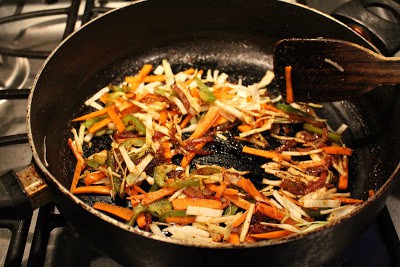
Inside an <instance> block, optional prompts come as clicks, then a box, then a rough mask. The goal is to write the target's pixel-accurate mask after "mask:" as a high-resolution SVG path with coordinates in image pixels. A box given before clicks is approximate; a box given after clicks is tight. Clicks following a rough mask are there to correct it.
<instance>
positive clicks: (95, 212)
mask: <svg viewBox="0 0 400 267" xmlns="http://www.w3.org/2000/svg"><path fill="white" fill-rule="evenodd" d="M143 2H147V0H138V1H135V2H133V3H131V4H129V5H127V6H125V7H122V8H118V9H114V10H111V11H108V12H106V13H104V14H102V15H101V16H99V17H97V18H95V19H93V20H91V21H90V22H89V23H87V24H85V25H83V26H82V27H81V28H80V29H79V30H77V31H75V32H74V33H72V34H71V35H69V36H68V37H67V38H65V39H64V40H63V41H62V42H61V43H60V44H59V45H58V46H57V47H56V48H55V49H54V50H53V51H52V52H51V54H50V55H49V57H48V58H47V59H46V60H45V62H44V64H43V65H42V67H41V68H40V70H39V72H38V74H37V75H36V77H35V79H34V82H33V85H32V88H31V91H30V94H29V98H28V104H27V118H26V124H27V133H28V139H29V143H30V146H31V150H32V152H33V157H34V160H35V163H36V165H37V166H38V167H39V168H40V170H41V171H42V172H43V173H44V174H45V176H46V178H47V181H49V182H51V183H53V184H54V185H55V186H56V187H57V188H58V190H60V191H61V193H62V194H63V195H65V196H67V197H68V198H69V199H70V200H72V201H73V202H74V204H77V205H79V206H80V207H81V208H83V209H85V210H87V211H88V212H89V213H91V214H92V215H94V216H97V217H98V218H100V219H102V220H104V221H106V222H108V223H110V224H112V225H114V226H116V227H119V228H120V229H123V230H125V231H126V232H127V233H133V234H138V235H140V236H143V237H147V238H151V239H153V240H157V241H163V242H167V243H172V244H176V245H183V246H190V247H196V248H213V249H214V248H215V249H243V248H258V247H265V246H273V245H278V244H283V243H288V242H292V241H295V240H298V239H302V238H305V237H312V236H313V235H317V234H318V233H319V232H321V231H324V230H326V229H330V228H333V227H336V226H337V225H339V224H341V223H343V222H345V221H347V220H350V219H351V218H352V217H353V216H357V214H359V213H361V212H362V211H364V210H365V209H366V208H367V207H368V206H370V205H372V203H373V202H374V201H375V199H378V198H380V197H381V196H382V195H383V193H384V192H385V191H387V189H388V188H389V187H390V185H391V184H393V181H394V179H395V177H396V176H398V174H399V172H400V162H399V163H398V164H397V166H396V168H395V170H394V171H393V173H392V174H391V175H390V177H389V178H388V180H387V181H386V182H385V183H384V184H383V185H382V186H381V187H380V188H379V189H378V191H377V192H376V194H375V196H374V197H373V198H369V199H368V200H366V201H365V202H364V203H362V204H361V205H359V206H358V207H357V208H356V209H355V210H354V211H353V212H352V213H351V214H349V215H348V216H345V217H343V218H341V219H339V220H337V221H335V222H333V223H329V224H328V225H326V226H323V227H321V228H318V229H315V230H312V231H309V232H307V233H304V234H296V235H293V236H288V237H285V238H281V239H276V240H262V241H258V242H256V243H241V244H239V245H232V244H212V243H209V244H203V243H201V244H200V243H196V242H192V241H182V240H177V239H172V238H169V237H162V236H157V235H154V234H152V233H149V232H145V231H143V230H140V229H138V228H135V227H132V226H128V225H127V224H124V223H122V222H120V221H118V220H116V219H113V218H111V217H110V216H108V215H106V214H104V213H102V212H100V211H98V210H96V209H94V208H93V207H91V206H90V205H89V204H87V203H85V202H84V201H82V200H81V199H80V198H78V197H77V196H75V195H73V194H72V193H71V192H70V191H69V190H68V189H67V188H66V187H64V186H63V185H62V184H61V183H60V182H59V180H58V179H57V178H56V177H55V176H54V175H53V174H51V172H50V171H49V170H48V169H47V167H46V166H45V164H44V163H43V161H42V159H41V158H40V156H39V154H38V152H37V150H36V145H35V143H34V138H33V135H34V133H33V132H32V128H31V116H30V114H31V108H32V102H33V97H34V93H35V89H36V86H37V83H38V81H39V80H40V79H41V77H42V74H43V72H44V70H45V69H46V66H47V64H48V62H49V61H51V60H52V58H53V56H54V55H55V54H56V53H57V51H58V50H59V49H60V47H63V46H64V45H65V43H67V42H68V41H69V40H70V39H71V38H72V37H73V36H74V35H75V34H77V32H79V31H81V30H82V29H84V28H86V27H88V26H89V25H92V24H93V23H95V22H96V21H97V20H100V19H101V18H102V17H104V16H106V15H107V14H110V13H113V12H119V11H120V10H123V9H125V8H128V7H130V6H133V5H137V4H140V3H143ZM278 2H281V3H282V4H287V5H295V6H298V7H299V8H302V9H307V10H309V11H311V12H314V13H318V14H319V15H320V16H323V17H326V18H328V19H329V20H332V21H333V22H335V23H337V24H340V25H341V26H342V27H344V28H347V29H349V30H351V31H353V30H352V29H351V28H350V27H348V26H347V25H345V24H344V23H342V22H340V21H339V20H337V19H335V18H333V17H331V16H329V15H327V14H325V13H323V12H321V11H318V10H316V9H313V8H310V7H308V6H305V5H302V4H299V3H289V2H286V1H284V0H279V1H278ZM353 32H354V31H353ZM360 38H361V39H363V40H364V41H365V43H366V44H369V45H370V46H371V48H373V49H374V50H376V51H378V52H379V50H378V49H377V48H376V47H375V46H374V45H373V44H371V43H370V42H369V41H367V40H366V39H365V38H364V37H362V36H360Z"/></svg>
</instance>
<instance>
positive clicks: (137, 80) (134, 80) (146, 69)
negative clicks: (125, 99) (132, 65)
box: [125, 64, 153, 91]
mask: <svg viewBox="0 0 400 267" xmlns="http://www.w3.org/2000/svg"><path fill="white" fill-rule="evenodd" d="M152 69H153V66H152V65H150V64H144V65H143V67H142V69H141V70H140V71H139V73H138V74H137V75H136V76H128V77H125V81H126V82H127V83H130V84H131V85H130V88H131V91H135V90H136V88H138V86H139V84H141V83H142V82H143V80H144V78H146V76H148V75H149V74H150V72H151V70H152Z"/></svg>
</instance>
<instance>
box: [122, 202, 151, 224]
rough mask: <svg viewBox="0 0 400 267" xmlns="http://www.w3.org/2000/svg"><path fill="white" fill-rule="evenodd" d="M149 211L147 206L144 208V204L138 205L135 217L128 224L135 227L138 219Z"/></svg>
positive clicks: (134, 213)
mask: <svg viewBox="0 0 400 267" xmlns="http://www.w3.org/2000/svg"><path fill="white" fill-rule="evenodd" d="M146 210H147V206H142V204H139V205H137V206H136V207H134V208H133V215H132V217H131V218H130V219H129V221H127V222H126V223H127V224H128V225H130V226H133V225H135V223H136V219H137V217H138V216H139V215H140V214H141V213H143V212H145V211H146Z"/></svg>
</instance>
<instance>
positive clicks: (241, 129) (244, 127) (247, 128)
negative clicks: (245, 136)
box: [237, 124, 253, 133]
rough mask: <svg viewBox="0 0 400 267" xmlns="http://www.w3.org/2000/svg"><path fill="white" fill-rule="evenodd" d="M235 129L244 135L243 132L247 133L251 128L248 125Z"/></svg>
mask: <svg viewBox="0 0 400 267" xmlns="http://www.w3.org/2000/svg"><path fill="white" fill-rule="evenodd" d="M237 128H238V130H239V131H241V132H242V133H245V132H248V131H250V130H252V129H253V126H251V125H249V124H242V125H239V126H238V127H237Z"/></svg>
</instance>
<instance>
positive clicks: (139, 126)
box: [122, 114, 146, 134]
mask: <svg viewBox="0 0 400 267" xmlns="http://www.w3.org/2000/svg"><path fill="white" fill-rule="evenodd" d="M122 122H123V123H124V124H125V126H128V125H129V124H132V126H133V127H135V130H136V131H137V132H138V133H139V134H146V127H145V126H144V124H143V123H142V122H141V121H140V120H139V119H138V118H136V117H135V116H133V115H131V114H128V115H125V116H124V117H123V118H122Z"/></svg>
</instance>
